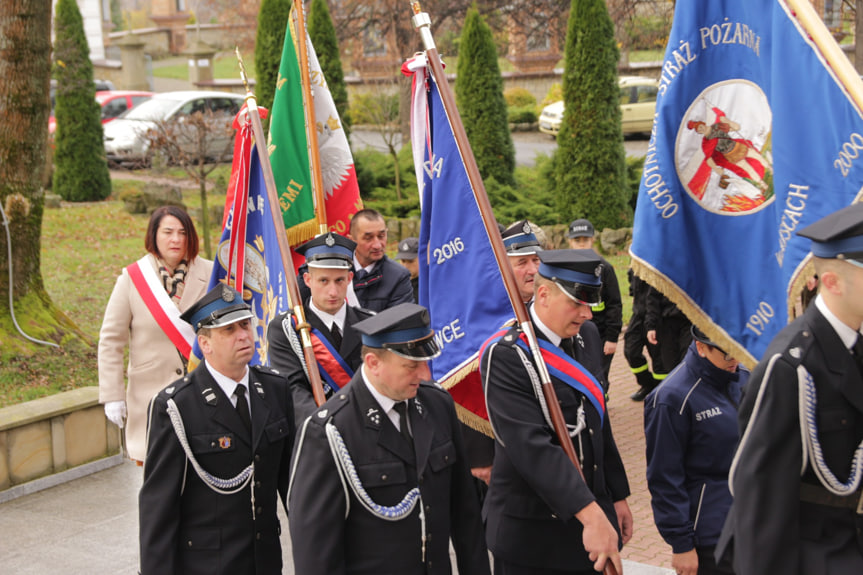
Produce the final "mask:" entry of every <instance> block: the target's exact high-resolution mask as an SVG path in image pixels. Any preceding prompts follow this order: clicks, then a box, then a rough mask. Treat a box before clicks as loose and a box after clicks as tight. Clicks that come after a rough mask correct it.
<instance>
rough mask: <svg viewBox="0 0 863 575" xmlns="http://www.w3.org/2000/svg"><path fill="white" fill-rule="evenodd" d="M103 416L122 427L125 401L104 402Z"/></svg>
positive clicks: (124, 415) (124, 418)
mask: <svg viewBox="0 0 863 575" xmlns="http://www.w3.org/2000/svg"><path fill="white" fill-rule="evenodd" d="M105 417H107V418H108V421H110V422H111V423H113V424H114V425H116V426H117V427H119V428H120V429H122V428H123V425H124V423H125V421H126V402H125V401H109V402H108V403H106V404H105Z"/></svg>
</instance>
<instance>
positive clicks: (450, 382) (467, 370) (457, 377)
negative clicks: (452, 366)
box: [439, 358, 479, 391]
mask: <svg viewBox="0 0 863 575" xmlns="http://www.w3.org/2000/svg"><path fill="white" fill-rule="evenodd" d="M477 369H479V358H477V359H475V360H473V361H471V362H470V363H466V364H465V365H464V366H463V367H462V368H461V369H459V370H458V371H456V372H455V373H453V374H452V375H450V376H449V377H448V378H446V379H445V380H443V381H441V382H439V383H440V385H441V387H443V388H444V389H445V390H447V391H449V390H450V389H452V388H453V387H455V386H456V385H458V384H459V383H460V382H461V380H463V379H464V378H466V377H467V376H468V375H469V374H471V373H473V372H474V371H476V370H477Z"/></svg>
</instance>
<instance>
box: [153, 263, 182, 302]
mask: <svg viewBox="0 0 863 575" xmlns="http://www.w3.org/2000/svg"><path fill="white" fill-rule="evenodd" d="M156 261H157V263H158V264H159V276H160V277H161V278H162V285H163V286H164V287H165V291H166V292H168V295H169V296H171V300H172V301H173V302H174V303H175V304H177V305H179V304H180V298H181V297H183V288H185V287H186V272H187V271H188V270H189V264H188V262H187V261H186V260H183V261H181V262H180V263H179V264H177V267H176V268H174V273H173V274H172V273H171V272H169V271H168V266H167V265H166V264H165V262H163V261H162V260H161V259H158V258H157V260H156Z"/></svg>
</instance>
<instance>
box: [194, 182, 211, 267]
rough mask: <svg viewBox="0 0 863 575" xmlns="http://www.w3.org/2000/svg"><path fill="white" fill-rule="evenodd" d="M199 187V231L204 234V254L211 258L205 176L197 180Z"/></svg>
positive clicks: (208, 208)
mask: <svg viewBox="0 0 863 575" xmlns="http://www.w3.org/2000/svg"><path fill="white" fill-rule="evenodd" d="M198 183H199V184H200V186H201V188H200V191H201V233H202V234H203V235H204V255H205V256H207V259H210V260H211V259H213V251H212V248H211V247H210V207H209V204H208V203H207V180H206V177H204V178H201V179H200V180H198Z"/></svg>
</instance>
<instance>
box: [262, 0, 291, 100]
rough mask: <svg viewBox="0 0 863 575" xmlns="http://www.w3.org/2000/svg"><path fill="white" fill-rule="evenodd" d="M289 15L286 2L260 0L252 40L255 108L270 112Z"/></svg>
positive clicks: (289, 6) (289, 7)
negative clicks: (255, 28)
mask: <svg viewBox="0 0 863 575" xmlns="http://www.w3.org/2000/svg"><path fill="white" fill-rule="evenodd" d="M290 12H291V1H290V0H261V8H260V10H259V11H258V31H257V35H256V36H255V96H257V100H258V105H260V106H263V107H264V108H266V109H267V110H269V111H271V112H272V111H273V98H274V97H275V94H276V82H277V81H278V79H279V64H280V62H281V61H282V48H283V47H284V45H285V34H286V33H287V29H288V16H289V15H290Z"/></svg>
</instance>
